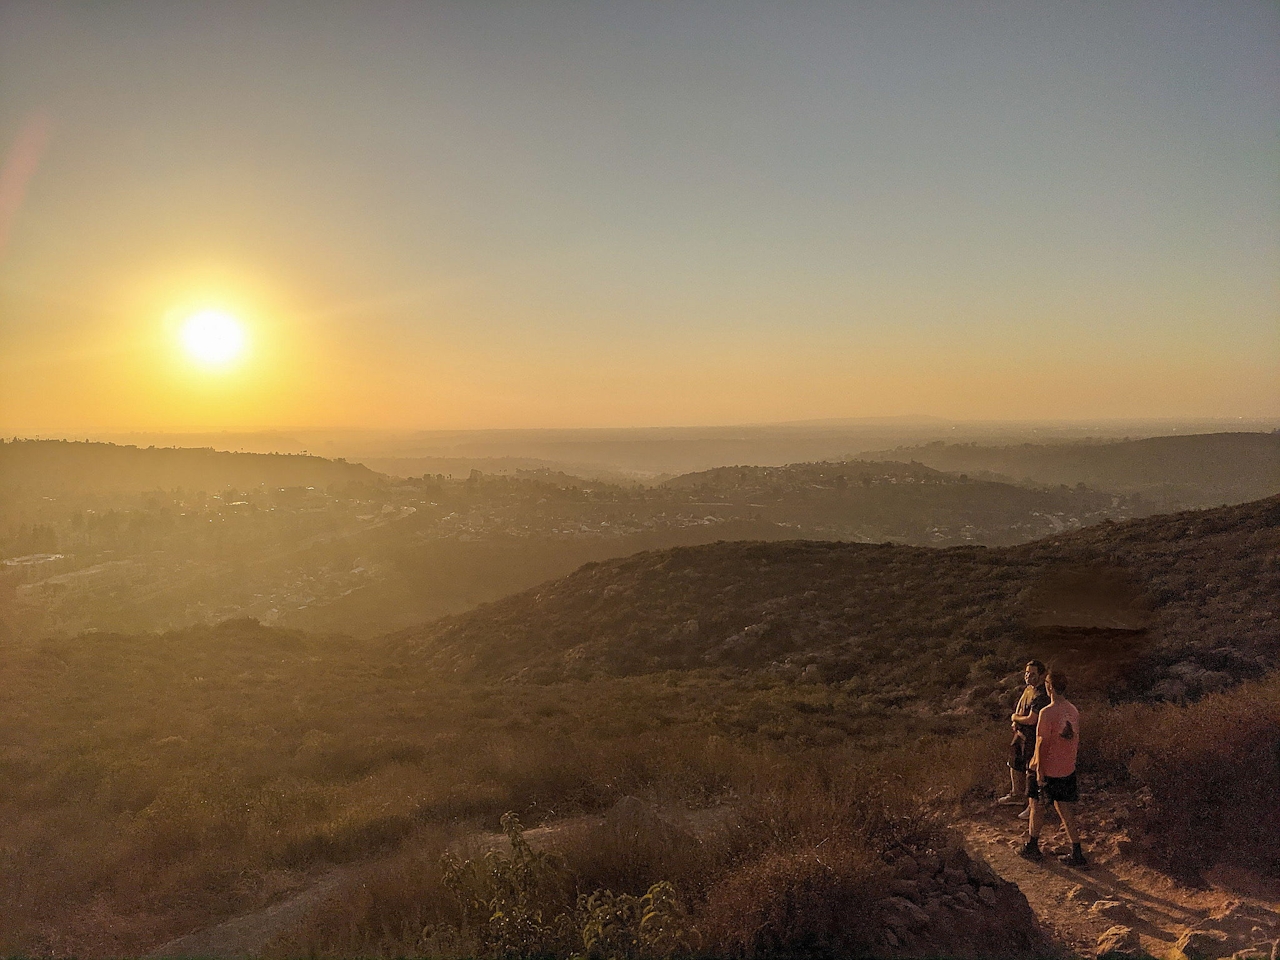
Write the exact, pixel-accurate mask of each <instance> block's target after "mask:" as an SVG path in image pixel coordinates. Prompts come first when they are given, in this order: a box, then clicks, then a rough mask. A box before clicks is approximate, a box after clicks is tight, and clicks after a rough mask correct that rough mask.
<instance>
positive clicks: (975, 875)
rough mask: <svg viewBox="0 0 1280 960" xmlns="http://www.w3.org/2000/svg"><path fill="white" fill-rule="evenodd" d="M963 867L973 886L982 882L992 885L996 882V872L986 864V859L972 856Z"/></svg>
mask: <svg viewBox="0 0 1280 960" xmlns="http://www.w3.org/2000/svg"><path fill="white" fill-rule="evenodd" d="M964 869H965V873H967V874H968V876H969V880H970V881H971V882H972V883H973V884H974V886H979V885H981V884H984V883H985V884H991V885H994V884H995V882H996V872H995V871H994V870H992V869H991V867H990V866H988V865H987V863H986V861H983V860H978V859H977V858H974V859H972V860H970V861H969V862H968V863H967V864H965V868H964Z"/></svg>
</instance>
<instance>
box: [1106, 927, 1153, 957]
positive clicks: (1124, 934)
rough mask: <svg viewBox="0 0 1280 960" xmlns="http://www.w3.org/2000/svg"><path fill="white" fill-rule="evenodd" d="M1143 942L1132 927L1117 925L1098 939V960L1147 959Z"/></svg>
mask: <svg viewBox="0 0 1280 960" xmlns="http://www.w3.org/2000/svg"><path fill="white" fill-rule="evenodd" d="M1146 955H1147V952H1146V951H1145V950H1143V949H1142V940H1141V939H1139V937H1138V933H1137V931H1136V930H1134V929H1133V928H1132V927H1125V926H1121V925H1119V924H1117V925H1116V926H1114V927H1112V928H1111V929H1109V930H1108V931H1107V932H1106V933H1104V934H1103V935H1102V936H1100V937H1099V938H1098V952H1097V957H1098V960H1103V958H1104V957H1105V958H1107V960H1113V958H1114V960H1120V958H1130V957H1132V958H1138V957H1145V956H1146Z"/></svg>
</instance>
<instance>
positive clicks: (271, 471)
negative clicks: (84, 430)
mask: <svg viewBox="0 0 1280 960" xmlns="http://www.w3.org/2000/svg"><path fill="white" fill-rule="evenodd" d="M377 476H378V475H377V474H376V473H374V472H373V471H372V470H370V469H369V468H368V467H366V466H364V465H363V464H358V463H346V462H345V461H342V460H326V459H324V458H323V457H313V456H308V455H306V454H281V453H227V452H224V451H219V450H214V449H212V448H199V449H192V448H185V447H134V446H118V445H116V444H113V443H93V442H89V441H68V440H21V439H14V440H12V441H7V442H3V443H0V492H3V493H6V494H8V495H9V496H17V495H22V494H27V495H30V494H33V493H38V494H42V495H64V494H83V493H94V494H111V493H141V492H146V491H151V490H165V491H169V490H176V489H178V488H182V489H185V490H188V491H192V492H194V491H197V490H203V491H206V492H208V493H216V492H219V491H221V490H225V489H226V488H227V487H235V488H236V489H240V490H243V489H246V488H253V487H258V486H263V485H266V486H275V487H299V486H303V487H305V486H317V487H326V486H328V485H329V484H332V483H347V482H350V481H352V480H357V481H358V480H372V479H374V478H376V477H377Z"/></svg>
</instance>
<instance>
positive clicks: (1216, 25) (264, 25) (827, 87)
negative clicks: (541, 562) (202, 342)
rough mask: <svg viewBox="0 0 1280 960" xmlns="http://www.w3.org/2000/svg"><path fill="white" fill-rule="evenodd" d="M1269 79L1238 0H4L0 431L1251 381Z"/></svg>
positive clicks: (412, 420) (594, 423)
mask: <svg viewBox="0 0 1280 960" xmlns="http://www.w3.org/2000/svg"><path fill="white" fill-rule="evenodd" d="M1278 92H1280V8H1277V6H1276V5H1275V4H1274V3H1271V2H1263V0H1260V2H1222V0H1213V2H1202V3H1141V2H1140V3H1118V4H1075V3H1052V4H1031V3H981V4H979V3H967V2H936V3H912V2H903V3H853V2H850V3H796V4H768V5H762V4H754V3H745V2H731V3H730V2H726V3H678V4H676V3H648V2H633V3H580V4H570V3H556V2H541V3H503V4H487V3H484V4H482V3H471V2H459V3H454V4H439V3H403V4H400V3H358V4H357V3H350V4H326V3H297V4H274V3H265V4H263V3H243V4H233V3H209V4H174V3H144V2H134V3H119V4H92V5H88V4H64V3H35V4H25V3H20V2H14V0H11V2H6V3H4V4H3V5H2V6H0V149H2V150H3V152H4V161H3V162H4V166H3V173H2V174H0V430H2V431H3V432H4V433H5V434H6V435H12V434H27V435H30V434H34V433H41V434H43V435H46V436H52V435H67V436H81V437H83V436H88V435H90V434H106V433H113V432H114V433H120V432H126V431H195V430H265V429H355V428H379V429H397V430H411V429H477V428H523V427H605V426H608V427H630V426H679V425H713V424H734V423H766V422H774V421H790V420H804V419H819V418H842V417H886V416H905V415H933V416H940V417H948V418H953V419H986V420H993V419H1018V420H1026V419H1045V420H1052V419H1063V420H1079V419H1083V418H1151V417H1183V418H1236V417H1244V418H1270V417H1278V416H1280V373H1278V371H1280V185H1278V184H1280V181H1278V180H1277V171H1278V170H1280V146H1278V136H1280V134H1278V131H1280V96H1278ZM199 315H204V316H206V317H208V316H220V317H222V318H224V320H226V321H227V322H229V323H231V324H232V325H233V326H234V327H235V329H237V330H239V336H240V338H241V339H240V340H239V341H237V342H236V344H234V345H228V342H227V341H225V340H218V339H217V338H218V337H223V336H228V337H231V338H232V339H234V338H235V335H234V334H227V333H226V331H225V329H224V330H223V333H221V334H214V338H215V341H216V342H215V343H214V345H213V346H211V347H207V351H208V352H206V353H201V352H200V351H198V350H197V351H194V352H193V350H192V349H191V348H190V338H189V329H188V326H187V325H188V324H189V322H190V320H191V318H192V317H193V316H199ZM184 331H186V333H184ZM218 344H221V346H219V345H218ZM232 346H234V349H232ZM220 351H221V352H220ZM223 353H226V356H223ZM211 358H213V359H211ZM219 358H220V359H219Z"/></svg>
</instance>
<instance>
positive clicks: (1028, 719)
mask: <svg viewBox="0 0 1280 960" xmlns="http://www.w3.org/2000/svg"><path fill="white" fill-rule="evenodd" d="M1009 719H1010V720H1012V721H1013V722H1014V723H1025V724H1026V725H1027V726H1031V725H1032V724H1034V723H1036V722H1037V721H1039V719H1040V711H1039V710H1028V711H1027V712H1026V713H1018V712H1017V711H1014V712H1013V713H1012V714H1010V715H1009Z"/></svg>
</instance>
